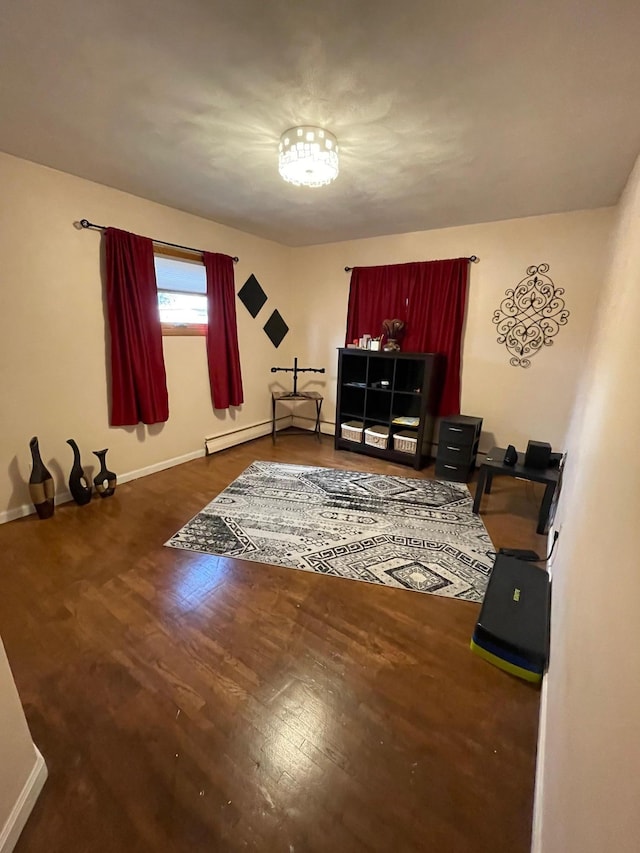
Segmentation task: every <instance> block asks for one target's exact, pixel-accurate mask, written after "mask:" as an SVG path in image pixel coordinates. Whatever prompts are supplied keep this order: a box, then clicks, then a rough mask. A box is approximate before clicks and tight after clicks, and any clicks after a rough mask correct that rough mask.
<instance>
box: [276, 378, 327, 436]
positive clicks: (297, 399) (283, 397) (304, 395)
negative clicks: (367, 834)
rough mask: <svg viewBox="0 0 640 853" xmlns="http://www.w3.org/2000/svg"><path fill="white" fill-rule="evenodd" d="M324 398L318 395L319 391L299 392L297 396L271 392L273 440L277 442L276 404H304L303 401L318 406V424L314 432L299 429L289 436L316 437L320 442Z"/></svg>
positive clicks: (282, 392) (287, 392)
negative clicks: (310, 401) (321, 412)
mask: <svg viewBox="0 0 640 853" xmlns="http://www.w3.org/2000/svg"><path fill="white" fill-rule="evenodd" d="M323 399H324V397H323V396H322V394H318V392H317V391H297V392H296V393H295V394H294V393H292V392H290V391H272V392H271V439H272V441H273V443H274V444H275V442H276V403H302V402H303V401H305V400H306V401H309V400H313V401H314V403H315V404H316V424H315V427H314V428H313V430H309V429H298V430H295V431H293V430H292V431H291V432H290V433H288V435H315V436H316V437H317V439H318V441H320V410H321V409H322V401H323Z"/></svg>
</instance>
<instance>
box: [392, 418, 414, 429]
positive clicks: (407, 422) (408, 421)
mask: <svg viewBox="0 0 640 853" xmlns="http://www.w3.org/2000/svg"><path fill="white" fill-rule="evenodd" d="M391 423H394V424H398V425H400V426H408V427H417V426H418V425H419V424H420V418H408V417H400V418H394V419H393V420H392V421H391Z"/></svg>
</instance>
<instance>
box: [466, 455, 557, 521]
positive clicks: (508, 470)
mask: <svg viewBox="0 0 640 853" xmlns="http://www.w3.org/2000/svg"><path fill="white" fill-rule="evenodd" d="M505 452H506V450H505V448H504V447H492V448H491V450H490V451H489V452H488V453H487V456H486V458H485V460H484V462H483V463H482V465H481V466H480V473H479V475H478V483H477V485H476V494H475V499H474V501H473V512H474V513H475V514H476V515H477V514H478V513H479V512H480V502H481V500H482V495H483V494H485V493H486V494H487V495H488V494H490V493H491V484H492V482H493V478H494V477H498V476H507V477H519V478H520V479H521V480H530V481H531V482H533V483H543V484H544V486H545V487H546V488H545V490H544V495H543V497H542V503H541V504H540V512H539V514H538V527H537V529H536V533H540V534H544V533H546V532H547V527H548V525H549V510H550V509H551V502H552V501H553V496H554V494H555V491H556V488H557V486H558V482H559V480H560V471H559V469H558V468H557V467H554V468H525V465H524V453H518V461H517V462H516V464H515V465H505V464H504V454H505Z"/></svg>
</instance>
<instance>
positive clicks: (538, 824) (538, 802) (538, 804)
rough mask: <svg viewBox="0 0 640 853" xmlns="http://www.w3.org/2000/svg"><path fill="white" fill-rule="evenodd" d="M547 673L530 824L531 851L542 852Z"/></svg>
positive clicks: (543, 683) (541, 705) (543, 680)
mask: <svg viewBox="0 0 640 853" xmlns="http://www.w3.org/2000/svg"><path fill="white" fill-rule="evenodd" d="M547 706H548V693H547V675H546V673H545V675H544V676H543V678H542V690H541V693H540V716H539V720H538V746H537V750H536V779H535V788H534V792H533V822H532V826H531V853H542V807H543V799H544V763H545V755H546V752H545V750H546V748H547Z"/></svg>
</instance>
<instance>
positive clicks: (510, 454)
mask: <svg viewBox="0 0 640 853" xmlns="http://www.w3.org/2000/svg"><path fill="white" fill-rule="evenodd" d="M517 461H518V451H517V450H516V449H515V447H514V446H513V444H510V445H509V446H508V447H507V449H506V450H505V452H504V464H505V465H515V464H516V462H517Z"/></svg>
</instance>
